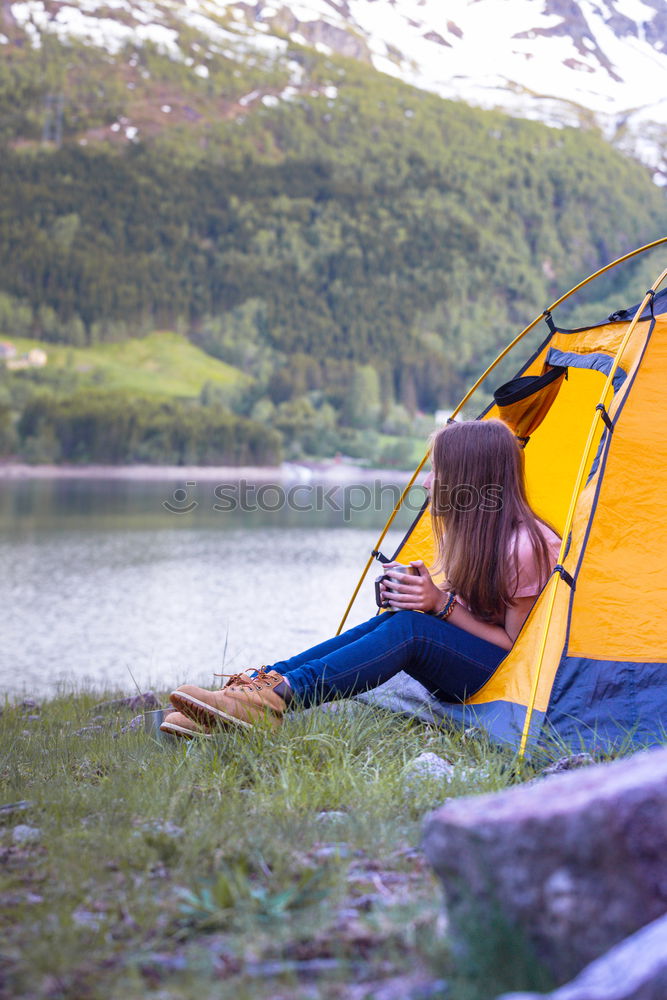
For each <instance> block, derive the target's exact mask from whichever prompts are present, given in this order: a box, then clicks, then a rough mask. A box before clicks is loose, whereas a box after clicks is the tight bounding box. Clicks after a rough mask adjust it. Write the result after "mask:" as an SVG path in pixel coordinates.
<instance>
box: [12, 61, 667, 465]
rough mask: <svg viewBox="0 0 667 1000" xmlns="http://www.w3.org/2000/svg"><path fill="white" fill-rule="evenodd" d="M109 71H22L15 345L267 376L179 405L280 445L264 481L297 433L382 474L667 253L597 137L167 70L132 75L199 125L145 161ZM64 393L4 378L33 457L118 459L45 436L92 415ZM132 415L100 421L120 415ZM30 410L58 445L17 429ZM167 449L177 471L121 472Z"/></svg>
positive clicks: (331, 73) (312, 77) (398, 102)
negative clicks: (460, 407) (62, 106)
mask: <svg viewBox="0 0 667 1000" xmlns="http://www.w3.org/2000/svg"><path fill="white" fill-rule="evenodd" d="M91 52H92V50H90V49H87V50H84V49H81V50H78V49H75V48H74V47H72V48H71V49H70V52H69V62H68V63H66V62H64V61H63V60H64V56H63V47H62V46H60V45H59V44H58V43H56V42H53V43H52V44H51V46H50V48H49V51H48V52H45V51H44V50H42V53H41V56H40V59H41V63H40V64H39V67H41V68H39V67H38V63H37V62H36V58H37V57H36V55H35V54H34V53H26V52H25V51H23V50H20V49H18V48H17V49H15V50H12V53H11V55H12V58H11V59H9V60H6V61H5V62H4V63H3V64H2V68H1V69H0V121H1V122H2V134H3V137H4V148H3V149H2V154H1V158H0V291H1V292H2V295H1V297H0V335H1V336H2V337H6V338H11V337H12V336H14V337H20V336H29V337H34V338H38V339H39V340H42V341H48V342H52V343H53V342H60V343H68V344H71V345H75V346H77V347H82V348H83V347H85V346H87V345H96V344H100V343H104V342H108V341H122V340H124V339H127V338H131V337H140V336H143V335H145V334H147V333H148V332H149V331H151V330H153V329H156V328H160V329H166V328H170V329H174V330H177V331H179V332H181V333H183V334H185V335H187V336H188V337H189V338H190V339H191V340H192V341H193V342H194V343H195V344H196V345H198V346H199V347H202V348H203V349H204V350H205V351H207V352H208V353H209V354H210V355H212V356H214V357H215V358H218V359H220V360H222V361H224V362H227V363H228V364H230V365H232V366H234V367H235V368H237V369H242V370H243V371H244V372H245V373H247V374H249V375H250V376H251V380H250V381H248V380H242V379H241V378H239V384H238V387H237V390H236V391H235V392H220V391H218V394H217V395H216V391H217V390H216V389H215V387H214V386H213V387H209V389H207V391H206V392H202V394H200V398H199V399H190V401H189V402H187V403H185V402H181V403H179V404H178V405H181V406H183V405H185V406H188V407H190V408H192V407H202V408H204V409H205V408H206V407H207V406H208V407H209V415H211V413H212V411H210V408H211V406H214V407H217V408H218V409H219V408H220V407H222V408H223V410H229V408H231V409H232V410H233V411H235V419H237V420H238V421H240V422H241V423H242V422H243V421H244V420H247V419H249V420H251V421H252V426H253V428H255V427H256V424H257V423H259V424H261V425H263V426H264V427H265V428H267V434H268V429H269V428H270V429H271V435H272V437H271V439H270V440H269V439H268V438H267V441H266V442H265V443H264V444H263V445H262V446H261V447H260V446H259V445H257V449H256V454H254V453H253V451H252V449H250V450H249V451H248V453H247V454H245V457H246V458H249V459H253V458H256V459H257V460H261V459H264V458H266V456H267V455H270V456H271V457H273V458H275V457H276V456H277V455H278V454H279V453H280V443H279V441H280V439H279V438H277V437H276V432H277V434H278V435H280V438H281V439H282V442H283V452H282V453H283V454H289V455H292V456H299V455H301V454H331V453H333V452H335V451H336V450H346V451H350V452H352V453H359V454H361V453H366V454H368V453H370V454H371V455H373V451H374V449H375V451H376V452H377V451H378V449H380V452H381V445H382V440H381V439H380V438H378V437H377V435H378V433H379V432H385V433H386V434H390V435H394V436H396V435H399V436H400V435H404V434H408V433H410V432H411V430H412V429H413V423H412V421H413V415H414V413H415V411H417V410H424V411H430V412H433V410H435V409H436V408H438V407H447V406H448V405H451V404H453V403H454V402H455V401H456V399H457V397H458V396H459V395H460V394H461V392H462V390H463V389H464V387H465V386H466V384H467V383H468V382H469V380H470V378H471V376H472V375H474V374H476V373H477V372H478V371H479V370H480V369H481V368H482V367H483V365H484V364H485V363H486V362H487V361H488V360H489V359H490V357H491V356H492V355H493V354H494V353H495V351H496V349H497V348H498V346H499V345H500V344H502V343H504V342H505V341H506V340H507V338H508V335H509V334H511V333H512V332H515V331H516V329H517V328H518V327H520V326H522V325H524V323H525V322H526V321H527V320H528V319H530V318H532V316H533V315H534V314H535V313H536V312H537V311H539V310H540V309H541V308H543V306H544V305H545V304H547V303H548V302H549V301H551V300H552V299H553V298H554V297H555V296H556V295H557V294H558V293H559V292H560V291H562V290H563V289H564V288H566V287H567V286H568V285H569V284H572V283H574V281H576V280H577V279H578V278H580V277H582V276H584V275H585V274H587V273H588V272H590V271H591V270H593V269H594V268H595V267H597V266H599V265H600V264H602V263H605V262H607V261H608V260H610V259H611V258H613V257H614V256H616V255H617V254H618V253H621V252H623V251H625V250H627V249H629V248H631V247H633V246H635V245H638V244H639V243H641V242H645V241H647V240H649V239H652V238H655V237H656V236H659V235H661V234H662V232H664V230H665V222H667V211H666V209H665V199H664V193H663V192H661V191H660V190H659V189H657V188H656V187H655V186H654V185H653V184H652V183H651V181H650V179H649V177H648V174H647V172H646V171H645V169H644V168H642V167H641V166H639V165H638V164H636V163H634V162H632V161H630V160H628V159H625V158H623V157H622V156H620V155H619V154H618V153H616V152H614V151H613V150H612V149H611V148H610V147H609V146H608V145H607V144H606V143H605V142H604V141H603V139H602V138H601V137H600V136H599V135H598V134H597V133H596V132H595V131H582V130H574V129H570V130H568V129H565V130H553V129H547V128H546V127H544V126H541V125H539V124H537V123H531V122H525V121H519V120H516V119H510V118H507V117H505V116H503V115H501V114H496V113H493V112H483V111H476V110H472V109H469V108H467V107H465V106H464V105H460V104H455V103H452V102H447V101H442V100H440V99H439V98H437V97H433V96H431V95H428V94H425V93H422V92H419V91H416V90H413V89H411V88H409V87H407V86H405V85H403V84H401V83H399V82H397V81H395V80H392V79H390V78H388V77H384V76H382V75H380V74H377V73H375V72H374V71H372V70H370V69H368V68H366V67H364V66H361V65H359V64H358V63H350V62H347V61H345V60H342V59H333V58H328V57H327V58H325V57H323V56H320V55H317V54H316V53H313V52H310V51H309V50H306V49H300V48H299V47H293V49H290V51H289V52H288V55H289V58H290V59H291V60H292V61H295V60H296V61H298V64H299V66H300V67H301V71H302V75H303V80H304V81H305V83H304V85H303V88H302V93H301V95H300V96H299V98H298V100H293V101H291V102H282V103H279V102H277V101H276V102H275V103H274V102H271V101H269V102H265V103H261V102H256V103H255V104H254V105H253V106H252V107H246V106H243V105H240V104H239V100H240V94H241V92H242V91H243V90H244V88H246V87H248V86H250V85H251V84H252V83H253V82H254V83H257V80H258V79H260V78H261V81H262V82H263V85H264V86H267V80H268V81H269V82H270V81H271V80H272V79H273V78H272V77H271V73H273V74H276V75H277V76H279V70H280V67H279V66H274V67H273V68H272V69H271V70H270V71H269V69H268V68H267V67H266V66H263V67H255V68H254V70H253V69H248V71H247V73H246V77H244V78H243V79H242V80H241V81H240V82H239V80H238V78H236V77H234V75H233V72H232V71H231V69H230V68H229V67H226V68H225V66H224V65H223V64H222V63H221V66H222V68H221V69H220V70H219V74H218V76H217V77H216V75H215V73H212V74H211V75H210V76H209V78H208V79H206V80H203V79H198V78H194V77H192V76H191V75H190V76H188V77H187V78H186V77H185V75H184V70H183V67H180V66H174V65H173V64H172V63H170V62H169V60H166V59H165V58H164V57H160V56H158V55H157V54H156V53H155V52H152V51H150V50H149V49H146V50H143V51H142V52H134V53H132V54H131V56H130V55H129V54H128V53H125V55H124V59H125V62H127V60H128V59H130V62H134V67H133V70H134V69H136V68H137V66H138V67H139V68H141V64H142V63H141V61H142V60H143V61H144V63H145V66H146V69H147V72H148V73H149V76H148V77H147V78H146V79H147V80H148V81H149V82H150V86H151V87H153V88H154V90H155V94H154V95H153V97H151V94H153V92H152V91H150V92H149V90H147V89H146V88H148V86H149V83H148V82H147V83H146V84H145V89H144V91H143V92H142V95H141V99H142V101H143V105H142V107H144V114H145V115H146V116H147V119H146V120H148V118H150V115H149V111H148V110H146V109H150V107H152V105H151V103H150V101H151V100H153V98H154V100H155V101H159V100H163V101H164V100H165V97H164V94H165V93H166V92H167V90H166V88H167V86H168V88H169V94H170V97H169V100H170V101H171V102H172V104H170V105H169V107H170V108H171V107H172V106H173V107H176V102H175V95H177V94H178V95H179V97H178V100H179V101H180V104H179V105H178V106H179V107H180V108H181V110H182V109H183V108H184V107H187V108H189V109H190V112H191V115H190V118H191V120H189V121H187V120H184V116H183V115H180V116H171V115H168V114H166V113H163V114H162V116H161V118H160V116H159V114H158V112H157V110H156V112H155V115H154V116H153V118H152V119H151V122H152V127H150V128H149V127H148V125H147V124H146V125H143V126H142V131H141V135H140V136H139V137H138V139H139V141H136V140H137V136H134V135H132V137H131V138H127V135H126V133H127V128H126V127H125V126H123V129H124V131H121V130H120V127H119V129H118V130H116V131H115V132H108V131H105V129H104V128H102V127H101V122H102V121H108V120H109V118H111V119H113V120H115V119H116V118H119V117H120V118H122V115H123V112H125V111H127V110H128V109H127V106H126V105H127V102H134V104H133V107H135V106H137V101H139V96H138V95H137V90H136V87H135V88H133V89H130V90H129V91H128V90H127V86H126V83H124V82H123V81H124V79H125V78H124V77H123V76H122V75H121V74H120V69H119V66H120V64H119V63H118V61H116V62H114V61H113V59H111V58H110V57H108V56H105V58H104V59H101V60H100V61H99V63H97V64H96V63H94V61H93V59H92V56H91ZM3 54H4V53H3ZM36 68H39V72H38V73H35V70H36ZM84 70H85V72H84ZM40 73H41V76H40ZM253 73H254V76H253ZM91 79H92V80H94V81H96V87H97V90H96V94H97V97H96V98H95V99H94V100H92V99H91V100H90V101H89V104H88V105H87V104H86V97H85V94H84V88H83V87H82V80H86V81H87V85H88V86H89V85H90V81H91ZM140 79H143V77H140ZM54 82H58V85H59V86H61V87H62V88H63V89H65V88H67V87H69V92H70V93H71V98H70V101H69V104H68V105H67V111H66V113H63V115H62V120H61V126H62V132H63V136H62V141H61V142H59V143H54V142H48V143H46V144H43V143H40V142H39V141H38V138H39V133H40V128H41V129H42V130H43V128H44V120H43V117H44V114H45V113H46V112H44V109H43V105H42V104H40V100H42V99H43V95H44V94H45V93H46V92H47V91H48V92H52V91H53V89H54ZM283 82H284V81H283ZM186 84H187V86H186ZM276 85H277V84H276ZM334 85H335V90H336V96H335V99H333V97H327V96H326V92H327V91H328V92H329V93H330V94H332V93H333V91H331V90H330V88H331V87H334ZM124 88H125V89H124ZM217 88H219V89H217ZM160 94H161V95H162V97H160V96H158V95H160ZM149 98H150V100H149ZM186 102H187V103H186ZM267 103H268V105H269V106H267ZM164 106H165V105H164V104H163V105H161V107H164ZM49 107H50V108H51V111H48V113H49V114H51V113H52V106H51V105H49ZM40 109H41V110H40ZM40 116H41V117H40ZM186 117H187V116H186ZM162 119H165V120H166V119H168V122H167V124H165V122H164V121H162ZM128 120H129V119H128ZM47 124H48V122H47ZM119 132H120V137H119ZM123 136H125V138H123ZM633 274H634V272H633V271H632V269H631V268H630V269H629V270H627V271H626V272H625V275H624V280H623V282H622V283H621V284H619V285H618V293H617V294H618V295H619V296H620V297H622V299H623V300H624V298H625V296H626V295H627V296H629V297H630V298H633V297H634V296H636V294H637V289H636V288H633V287H632V286H631V285H629V284H628V282H629V280H630V279H632V277H633ZM606 290H607V291H608V289H606ZM640 291H643V288H642V289H640ZM594 294H595V293H594ZM618 304H620V305H623V304H627V303H625V301H620V302H619V303H618ZM46 372H47V370H45V371H44V372H42V373H41V374H40V375H31V374H28V373H22V374H21V376H20V377H19V375H18V374H17V375H9V374H5V375H4V377H3V382H2V385H0V406H2V405H4V412H5V423H4V432H3V433H4V440H5V448H10V447H13V448H17V447H18V448H21V447H25V444H26V440H27V437H30V438H31V443H30V448H32V453H31V454H32V455H33V456H34V457H37V458H42V459H43V458H55V459H58V458H76V459H78V460H85V459H88V458H94V457H96V454H95V449H94V448H92V450H90V449H89V450H88V451H86V449H85V448H84V449H79V451H78V453H77V454H75V455H72V454H71V453H70V452H69V451H68V450H67V448H66V447H65V443H64V442H65V438H64V437H63V436H62V435H61V436H60V437H58V435H56V436H55V437H54V436H53V434H51V435H50V437H49V436H44V435H45V434H46V431H45V430H44V428H45V426H46V424H45V417H44V414H45V413H50V414H51V415H52V417H53V420H55V417H54V416H53V412H54V411H53V407H54V406H55V407H56V408H57V407H58V406H60V407H61V409H62V402H58V401H59V400H61V401H62V399H63V397H64V396H67V397H68V398H69V397H70V396H71V395H72V383H71V379H70V382H69V383H68V385H69V388H68V389H67V390H65V388H64V384H65V383H64V381H63V378H62V377H61V378H54V377H51V378H49V377H48V376H47V374H46ZM73 377H74V376H73ZM84 381H85V379H84ZM79 388H80V392H79V396H80V406H82V407H83V410H82V411H81V412H82V413H84V414H85V412H86V406H88V407H90V405H91V404H90V400H88V402H86V399H87V397H86V393H90V392H91V389H90V386H89V385H81V386H80V387H79ZM114 392H115V390H106V395H105V396H104V400H105V401H103V400H102V397H100V400H98V402H97V404H96V406H97V407H98V409H99V407H100V406H107V407H108V408H109V414H110V418H111V415H112V413H113V414H115V413H116V412H117V411H118V409H119V403H118V399H117V397H116V396H114ZM33 397H37V398H36V399H34V398H33ZM114 400H115V401H114ZM29 406H32V407H33V409H32V410H30V412H31V413H32V412H33V411H34V412H35V413H37V414H41V415H42V416H41V417H40V419H41V421H42V423H41V424H40V423H39V421H37V422H35V420H32V422H31V421H30V420H28V418H27V417H26V418H25V419H24V420H23V422H21V421H20V420H19V422H18V423H16V420H17V418H18V416H19V414H20V413H21V412H28V408H29ZM49 407H51V409H49ZM120 408H121V409H122V406H121V407H120ZM52 411H53V412H52ZM59 412H60V411H59ZM10 414H13V418H14V424H15V430H14V431H12V428H11V426H10V423H11V421H10V416H9V415H10ZM79 416H81V414H79ZM1 419H2V418H1V417H0V420H1ZM31 419H32V418H31ZM113 419H116V417H115V416H114V417H113ZM165 419H166V417H165ZM197 419H199V418H197ZM202 419H204V418H202ZM216 419H217V418H216ZM205 423H206V421H205V419H204V424H205ZM239 426H241V424H239ZM40 428H41V429H40ZM28 431H29V432H30V433H29V434H28ZM212 432H213V431H212ZM202 433H204V432H202ZM253 433H255V431H253ZM17 434H18V438H17V436H16V435H17ZM40 434H41V435H42V436H41V438H40ZM248 434H249V432H248ZM35 435H37V438H36V437H35ZM251 438H252V434H249V437H248V440H250V439H251ZM252 439H253V440H254V438H252ZM385 444H386V445H387V449H388V450H387V453H386V455H385V456H384V457H385V459H387V458H391V457H392V455H393V456H394V457H398V458H400V457H401V447H400V444H399V445H396V444H395V442H392V439H387V441H385ZM392 448H393V451H392ZM149 452H150V457H151V458H152V460H160V459H163V460H164V459H165V458H166V457H167V456H166V454H162V451H161V449H160V448H158V447H156V448H155V449H154V450H153V451H151V449H146V448H139V451H138V453H136V454H135V452H133V451H132V450H131V449H130V450H129V451H126V452H125V453H123V454H119V455H118V456H117V460H132V459H133V458H136V457H137V455H144V454H148V453H149ZM205 452H206V449H205V448H204V449H203V453H205ZM196 453H197V455H199V454H200V451H196ZM97 457H99V456H97ZM373 457H376V458H382V457H383V456H382V454H381V453H377V454H375V455H374V456H373Z"/></svg>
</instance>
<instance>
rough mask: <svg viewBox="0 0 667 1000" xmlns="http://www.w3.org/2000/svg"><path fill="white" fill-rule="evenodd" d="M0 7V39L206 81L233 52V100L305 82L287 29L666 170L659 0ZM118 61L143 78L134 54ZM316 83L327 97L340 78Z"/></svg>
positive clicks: (273, 96) (46, 1)
mask: <svg viewBox="0 0 667 1000" xmlns="http://www.w3.org/2000/svg"><path fill="white" fill-rule="evenodd" d="M2 10H3V13H2V23H3V24H4V34H3V35H0V42H3V41H4V42H5V44H10V43H11V41H12V39H15V38H16V37H17V35H21V36H24V35H27V37H28V38H29V40H30V42H31V44H32V45H33V46H35V47H39V46H41V45H42V44H43V40H44V39H45V38H47V37H49V38H58V39H60V40H61V41H66V42H70V41H71V40H72V39H78V40H80V41H81V42H83V43H85V44H86V45H95V46H98V47H100V48H102V49H104V50H106V52H108V53H109V54H115V53H129V52H130V50H132V49H139V50H152V51H154V52H156V53H161V54H162V55H163V56H165V57H166V58H168V59H169V60H171V61H172V62H173V63H174V64H178V65H181V66H182V67H184V68H186V69H188V70H189V71H190V73H191V74H192V76H193V77H195V78H198V79H200V80H209V81H212V79H213V77H214V76H215V75H216V72H217V73H218V74H219V72H220V64H221V63H224V62H228V63H229V62H233V63H236V67H235V68H234V69H232V70H230V74H231V77H232V81H231V82H232V83H233V82H234V81H236V82H239V83H240V82H241V81H242V80H243V79H244V78H246V79H247V80H248V82H250V77H251V76H252V70H253V69H260V68H262V69H263V70H264V71H265V77H266V78H265V79H264V80H263V81H260V85H259V86H258V87H251V89H249V90H245V91H243V90H242V88H241V90H239V92H238V94H237V95H236V96H237V98H238V100H240V101H241V102H242V104H241V105H240V106H241V107H248V106H251V105H253V104H254V103H256V102H258V101H264V102H265V103H267V104H268V105H269V106H270V105H271V104H272V103H273V102H275V101H278V100H280V101H289V100H294V99H295V98H296V97H298V96H299V95H300V94H303V93H304V86H303V84H304V80H303V72H302V67H301V64H300V61H299V60H295V59H293V58H290V57H289V53H288V43H289V42H292V43H296V44H299V45H307V46H311V47H314V48H316V49H317V50H318V51H319V52H320V53H321V54H324V55H330V54H332V53H337V54H340V55H343V56H346V57H351V58H355V59H359V60H361V61H365V62H367V63H370V64H372V65H373V66H374V67H375V68H376V69H379V70H381V71H383V72H385V73H389V74H391V75H393V76H397V77H399V78H400V79H402V80H404V81H406V82H409V83H411V84H413V85H415V86H417V87H420V88H423V89H426V90H430V91H433V92H435V93H437V94H439V95H441V96H444V97H449V98H454V99H460V100H465V101H467V102H468V103H471V104H474V105H480V106H482V107H488V108H496V107H497V108H501V109H503V110H506V111H508V112H510V113H512V114H516V115H519V116H521V117H528V118H533V119H539V120H542V121H545V122H547V123H549V124H552V125H563V124H569V125H572V124H581V123H583V124H590V123H591V122H594V123H596V124H597V125H598V126H599V127H600V128H601V129H602V130H603V132H604V134H605V135H606V136H607V138H608V139H610V140H612V141H613V142H614V143H615V144H616V145H618V146H619V147H620V148H621V149H623V150H625V151H627V152H630V153H632V154H633V155H636V156H638V157H640V158H641V159H642V160H643V161H644V162H646V163H647V164H648V165H650V166H651V168H652V170H653V171H654V174H655V177H656V179H657V180H659V181H660V180H661V179H667V173H666V171H667V165H666V163H665V160H664V155H665V148H667V147H666V144H665V134H666V130H667V0H511V2H507V0H504V2H499V0H447V2H446V3H445V2H443V0H400V2H397V0H298V2H288V3H284V2H281V0H255V2H254V3H252V4H251V3H245V2H235V0H188V2H187V3H177V2H175V0H109V2H105V3H100V2H96V0H74V2H69V3H62V2H59V0H23V2H21V3H10V2H9V0H5V3H4V6H3V8H2ZM126 68H127V71H128V74H127V75H128V80H127V85H128V86H131V85H132V84H134V86H135V87H137V86H140V83H141V79H134V77H136V76H138V75H139V74H137V73H133V72H132V71H133V70H136V69H137V62H136V61H135V63H134V65H133V61H132V58H131V57H130V58H129V59H128V60H127V67H126ZM249 70H250V71H251V72H250V74H248V71H249ZM268 77H270V79H269V78H268ZM232 89H233V87H232ZM306 92H307V88H306ZM317 92H321V93H325V95H327V96H328V97H329V99H335V97H336V86H335V82H333V83H331V82H330V83H328V85H324V86H323V87H322V90H318V91H317ZM163 106H164V107H169V103H168V101H165V103H164V104H163ZM56 110H57V108H56V106H54V118H55V115H56ZM163 113H164V114H170V113H171V109H170V110H167V111H165V112H163ZM195 113H197V112H195ZM121 127H122V128H128V127H129V128H130V130H131V131H130V138H132V137H134V136H135V135H136V132H133V131H132V129H136V128H137V126H136V125H129V126H127V125H123V124H122V123H121Z"/></svg>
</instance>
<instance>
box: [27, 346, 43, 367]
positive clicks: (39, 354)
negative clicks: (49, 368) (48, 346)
mask: <svg viewBox="0 0 667 1000" xmlns="http://www.w3.org/2000/svg"><path fill="white" fill-rule="evenodd" d="M46 362H47V355H46V351H43V350H42V349H41V347H33V348H32V349H31V350H30V351H28V364H29V365H30V366H31V367H32V368H43V367H44V365H45V364H46Z"/></svg>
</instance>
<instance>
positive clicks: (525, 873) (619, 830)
mask: <svg viewBox="0 0 667 1000" xmlns="http://www.w3.org/2000/svg"><path fill="white" fill-rule="evenodd" d="M424 850H425V852H426V856H427V857H428V859H429V861H430V862H431V864H432V865H433V867H434V868H435V870H436V872H437V873H438V875H439V876H440V878H441V880H442V882H443V886H444V889H445V897H446V903H447V908H448V911H449V916H450V920H451V926H452V930H453V932H454V933H455V934H456V933H458V935H459V936H460V937H461V939H462V940H464V939H465V928H470V927H471V926H474V925H477V926H480V925H483V924H484V922H485V921H487V922H489V921H490V915H491V914H494V913H495V914H498V915H500V916H501V917H502V919H503V920H504V921H506V922H507V923H509V924H510V925H514V926H516V927H517V928H518V931H519V934H520V935H523V936H524V937H525V938H526V939H527V941H528V942H529V943H530V944H532V946H533V947H534V948H535V950H536V952H537V954H538V956H539V957H540V958H541V959H542V961H543V962H544V963H545V964H546V966H547V967H548V968H549V969H550V970H551V972H552V973H553V974H554V976H555V977H556V982H558V983H562V982H564V981H566V980H567V979H570V978H571V977H572V976H573V975H575V974H576V973H577V972H579V971H580V969H582V968H583V967H584V966H585V965H586V964H588V963H589V962H591V961H593V960H594V959H595V958H598V957H599V956H600V955H603V954H604V953H605V952H606V951H608V950H609V948H611V947H612V946H613V945H615V944H617V943H618V942H619V941H621V940H623V938H625V937H627V936H628V935H630V934H633V933H634V932H635V931H636V930H638V929H639V928H640V927H642V926H643V925H644V924H646V923H648V922H649V921H651V920H655V919H656V918H657V917H659V916H661V915H662V914H664V913H665V912H667V749H660V750H655V751H650V752H647V753H642V754H637V755H636V756H635V757H632V758H630V759H628V760H622V761H616V762H614V763H612V764H605V765H598V766H595V767H587V768H582V769H580V770H575V771H572V772H569V773H565V774H563V775H556V776H554V777H551V778H549V779H547V780H546V781H540V782H537V783H534V784H531V785H525V786H522V787H518V788H514V789H510V790H508V791H506V792H501V793H498V794H496V795H484V796H479V797H477V798H466V799H455V800H450V801H449V802H448V803H447V804H446V805H445V806H443V807H442V808H440V809H439V810H437V811H436V812H434V813H431V814H430V816H429V817H428V818H427V820H426V824H425V832H424Z"/></svg>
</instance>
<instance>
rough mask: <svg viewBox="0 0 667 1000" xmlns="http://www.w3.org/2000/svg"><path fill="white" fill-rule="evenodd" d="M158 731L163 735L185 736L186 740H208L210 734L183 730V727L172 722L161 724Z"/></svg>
mask: <svg viewBox="0 0 667 1000" xmlns="http://www.w3.org/2000/svg"><path fill="white" fill-rule="evenodd" d="M160 731H161V732H163V733H171V735H172V736H185V738H186V739H188V740H197V739H199V740H210V739H211V734H210V733H196V732H194V730H192V729H185V728H184V727H183V726H177V725H175V724H174V723H173V722H163V723H162V725H161V726H160Z"/></svg>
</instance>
